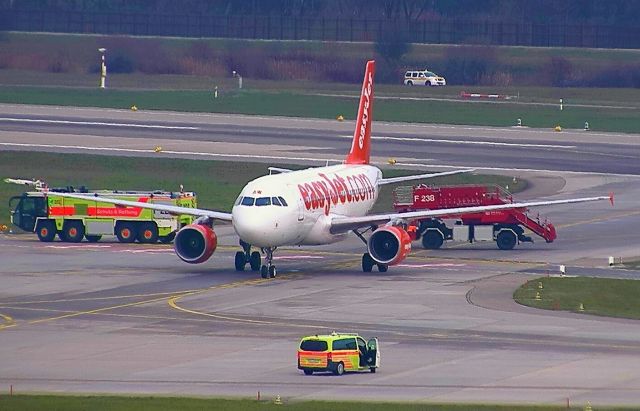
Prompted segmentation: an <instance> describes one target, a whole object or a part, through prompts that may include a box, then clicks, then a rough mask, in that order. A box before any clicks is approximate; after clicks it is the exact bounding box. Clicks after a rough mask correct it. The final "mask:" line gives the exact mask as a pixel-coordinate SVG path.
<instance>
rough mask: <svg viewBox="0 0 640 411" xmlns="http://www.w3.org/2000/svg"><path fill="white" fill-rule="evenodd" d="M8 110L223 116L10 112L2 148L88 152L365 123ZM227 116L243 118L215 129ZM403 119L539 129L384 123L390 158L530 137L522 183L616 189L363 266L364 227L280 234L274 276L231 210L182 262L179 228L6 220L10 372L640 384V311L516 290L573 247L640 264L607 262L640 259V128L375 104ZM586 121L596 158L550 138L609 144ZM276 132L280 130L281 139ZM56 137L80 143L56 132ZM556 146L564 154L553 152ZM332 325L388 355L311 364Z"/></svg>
mask: <svg viewBox="0 0 640 411" xmlns="http://www.w3.org/2000/svg"><path fill="white" fill-rule="evenodd" d="M0 113H2V115H0V117H2V118H10V117H16V116H23V117H27V116H28V117H30V118H31V119H45V118H44V117H46V116H48V117H55V119H57V120H62V121H86V120H87V119H89V120H90V121H94V120H96V119H99V120H100V122H114V121H116V120H117V121H118V122H125V123H126V122H131V121H135V122H136V124H147V123H145V121H150V123H148V124H151V125H164V126H167V125H169V126H171V127H203V128H205V129H206V130H208V132H207V133H205V132H201V133H200V132H198V133H195V132H193V133H192V132H191V131H189V130H191V129H190V128H186V129H155V128H150V129H147V128H143V127H129V126H114V125H111V126H100V125H93V126H91V125H82V126H81V127H82V128H83V130H84V131H80V130H76V131H77V133H73V130H75V127H76V125H69V124H65V123H51V124H50V123H45V124H48V125H47V126H46V127H45V128H46V129H39V128H37V127H40V126H37V127H36V126H34V124H32V123H23V122H20V121H13V120H8V121H7V120H0V129H1V130H4V131H3V132H2V133H1V134H0V143H4V144H5V145H4V148H3V149H30V148H28V147H32V146H17V145H14V146H10V145H6V144H7V143H9V144H42V145H43V146H41V147H39V149H42V150H48V151H49V150H50V151H79V152H87V151H89V150H88V149H87V148H88V147H92V148H97V147H103V148H112V149H113V148H118V149H124V150H130V149H136V148H137V147H140V150H143V151H142V152H140V153H139V154H135V152H129V151H122V152H120V153H121V154H125V155H140V154H144V155H160V154H158V153H153V151H152V147H153V146H154V145H157V143H155V142H156V141H158V140H162V139H163V137H161V136H165V137H166V138H167V139H166V140H162V143H161V144H162V145H163V147H164V148H166V147H170V146H171V145H172V144H176V145H178V144H179V145H180V149H181V150H183V151H184V150H189V151H192V152H193V153H196V152H198V153H200V154H179V153H178V154H171V153H166V152H164V153H162V155H176V156H185V157H189V156H192V157H198V158H202V157H205V156H203V155H202V154H203V153H209V154H225V155H246V156H264V157H261V159H262V160H263V161H270V159H269V158H268V157H274V156H281V157H297V158H298V159H297V160H288V161H296V162H311V160H307V159H312V158H315V159H319V158H332V157H339V158H341V157H342V155H343V154H342V153H344V151H346V149H345V147H348V145H349V141H348V139H347V138H346V137H345V138H343V137H337V138H336V137H333V138H331V137H325V136H327V135H328V134H333V135H345V136H346V135H348V134H350V128H351V127H352V125H349V124H346V123H338V122H329V121H320V120H294V119H258V118H250V117H244V116H239V117H235V116H209V115H206V116H203V115H189V114H184V115H182V114H171V113H161V114H160V113H150V114H147V113H140V112H138V113H130V112H118V111H113V110H104V111H101V110H93V109H87V110H74V109H54V108H38V107H17V106H0ZM141 118H142V119H141ZM176 119H180V120H179V121H178V120H176ZM36 124H37V123H36ZM233 124H236V125H235V127H236V129H237V130H236V131H234V128H233V127H231V126H232V125H233ZM306 125H308V126H309V127H306ZM258 126H260V127H258ZM15 127H19V130H13V129H12V128H15ZM84 127H86V129H84ZM304 128H310V129H312V130H313V131H310V132H309V134H308V135H309V136H313V140H314V141H313V142H311V141H308V140H307V139H300V138H299V137H300V135H301V134H300V132H299V130H301V129H304ZM223 129H228V131H226V132H221V131H220V132H219V133H217V132H213V131H212V130H223ZM168 130H173V131H168ZM243 130H246V132H244V131H243ZM393 130H396V131H395V132H397V133H398V134H399V135H402V136H408V135H411V136H414V137H415V136H416V135H417V136H418V137H419V138H422V139H432V140H433V139H446V140H450V139H461V138H462V139H464V140H474V141H489V142H493V143H497V142H506V143H510V144H511V143H514V144H515V143H517V144H529V146H504V145H492V146H491V147H489V148H487V147H484V144H476V145H473V146H470V147H467V146H468V145H467V144H463V143H459V144H458V143H457V144H451V143H418V142H409V143H408V144H410V147H411V150H408V149H407V148H404V150H405V151H404V153H405V154H404V155H403V156H399V155H397V153H396V152H395V151H393V150H394V149H395V148H396V146H397V145H398V146H402V144H399V143H398V142H397V141H396V140H376V141H374V146H373V150H374V154H375V155H376V158H377V159H378V160H379V161H381V162H383V161H384V160H385V158H386V157H388V156H395V157H396V158H399V159H402V160H403V161H405V162H406V163H416V164H417V163H419V164H427V163H430V164H431V165H437V166H440V167H449V166H459V165H465V166H472V165H477V164H478V163H480V162H482V161H484V160H481V159H483V158H485V157H486V158H490V159H491V160H490V161H489V162H490V163H491V165H492V166H495V165H497V164H496V163H497V158H498V157H500V156H502V155H508V154H509V153H511V155H512V156H513V157H514V158H515V154H516V153H520V154H519V155H520V157H521V161H523V162H524V164H523V167H518V168H519V169H522V168H528V169H534V170H538V171H523V170H520V171H517V173H518V175H522V176H524V177H526V178H529V179H531V181H534V187H533V189H532V190H530V191H528V192H525V193H523V196H522V197H524V198H532V197H535V198H540V197H544V198H549V199H552V198H567V197H570V196H591V195H601V194H603V193H608V192H609V191H615V192H616V204H615V206H614V207H612V206H611V205H610V204H608V203H607V202H599V203H595V204H588V205H584V204H582V205H580V204H579V205H575V206H565V207H548V208H544V209H540V212H541V213H542V214H544V216H546V217H548V218H549V219H550V220H551V221H553V222H554V223H555V224H556V226H557V227H558V239H557V240H556V241H555V242H554V243H552V244H545V243H544V241H537V242H535V243H534V244H522V245H519V246H518V247H517V248H516V249H515V250H513V251H511V252H501V251H499V250H497V249H496V247H495V244H492V243H476V244H447V246H446V247H445V248H443V249H442V250H437V251H425V250H422V249H421V248H420V246H419V245H418V244H415V245H414V246H415V250H414V252H413V253H412V255H411V256H410V257H409V258H408V259H407V260H405V262H404V263H403V264H402V265H400V266H397V267H393V268H391V269H390V270H389V272H388V273H385V274H380V273H372V274H364V273H362V272H361V271H360V269H359V261H360V257H361V254H362V252H363V245H362V243H361V242H360V241H359V240H358V239H356V238H351V239H349V240H348V241H346V242H344V243H340V244H337V245H332V246H323V247H316V248H311V247H307V248H283V249H279V250H278V251H277V253H276V260H275V261H276V264H277V266H278V272H279V277H278V278H277V279H275V280H262V279H260V278H259V277H258V276H257V275H256V273H253V272H250V271H245V272H243V273H237V272H235V271H233V269H232V268H231V267H232V266H233V256H234V253H235V251H236V249H237V246H236V243H237V238H236V237H235V236H234V235H233V233H232V231H231V229H230V227H228V226H220V227H218V228H217V232H218V234H219V238H220V242H221V246H220V247H219V249H218V250H217V251H216V254H215V255H214V256H213V258H212V259H211V260H210V261H209V262H207V263H205V264H202V265H197V266H191V265H186V264H184V263H182V262H181V261H179V260H178V258H177V257H176V256H175V255H173V252H172V249H171V247H170V246H165V245H157V246H146V245H140V244H132V245H124V244H119V243H115V242H112V241H113V240H111V241H109V240H107V241H106V242H101V243H97V244H89V243H82V244H74V245H71V244H65V243H60V242H55V243H52V244H43V243H40V242H38V241H37V239H36V238H35V236H32V235H3V236H0V261H2V265H1V266H0V273H1V275H2V287H1V288H0V358H1V359H2V361H0V387H1V386H2V385H4V386H5V387H7V389H8V387H9V385H13V387H14V391H16V392H25V391H54V392H109V393H154V394H178V395H184V394H197V395H225V396H226V395H231V396H245V397H254V396H255V395H256V394H257V392H258V391H260V392H261V395H262V397H263V398H273V397H275V395H281V396H282V397H283V398H284V400H285V402H287V401H291V400H295V399H309V398H316V399H330V398H331V399H334V398H338V399H377V400H417V401H447V402H449V401H453V402H468V401H473V402H484V401H487V402H492V403H495V402H504V403H516V402H517V403H537V404H540V403H551V404H558V405H565V404H566V400H567V398H568V399H569V400H570V402H571V404H581V405H583V404H585V403H586V402H587V401H590V402H591V403H592V404H594V405H598V404H627V405H638V404H640V359H639V358H640V356H639V355H638V354H640V322H638V321H632V320H620V319H609V318H602V317H593V316H588V315H584V314H573V313H562V312H547V311H539V310H535V309H531V308H527V307H523V306H519V305H517V304H516V303H514V302H513V300H512V298H511V295H512V293H513V290H514V289H515V288H516V287H517V286H518V285H519V284H521V283H522V282H524V281H526V280H527V279H531V278H536V277H537V276H540V275H547V274H549V275H554V274H557V273H558V265H559V264H565V265H566V266H567V274H569V275H598V276H606V277H618V278H638V277H639V276H640V272H637V271H630V270H620V269H614V268H609V267H607V258H608V256H610V255H611V256H616V257H622V258H625V259H631V258H637V257H638V254H640V252H639V251H638V250H639V248H638V243H639V240H640V236H639V235H638V233H637V227H638V223H639V222H640V209H639V208H638V206H637V199H638V198H639V196H640V184H639V181H638V178H637V177H635V175H637V174H638V171H639V170H640V166H639V165H638V162H637V158H636V157H637V153H638V147H637V144H636V143H635V142H636V141H637V139H638V138H639V137H638V136H635V135H617V134H612V135H607V136H604V137H602V136H600V137H599V135H597V134H588V135H587V134H585V133H583V132H572V133H565V132H562V133H552V132H544V131H532V130H511V129H509V130H498V129H496V130H493V129H485V128H470V127H460V128H456V127H444V126H442V127H437V126H421V125H397V126H393V125H387V124H383V125H378V124H376V123H374V132H375V133H376V134H377V135H378V136H380V135H383V134H384V135H386V134H388V133H391V132H394V131H393ZM398 130H399V131H398ZM420 130H421V131H420ZM192 131H193V130H192ZM259 132H262V133H263V134H259ZM418 132H420V133H421V134H418ZM83 133H86V134H87V135H84V134H83ZM101 133H102V134H101ZM525 133H526V134H525ZM89 134H90V135H89ZM114 134H117V136H114ZM147 134H149V135H147ZM205 134H211V135H210V136H209V140H206V141H205V140H203V141H196V136H201V137H202V138H203V139H204V136H205ZM170 135H173V137H169V136H170ZM236 135H238V136H236ZM92 136H95V137H92ZM295 136H298V137H297V139H296V137H295ZM550 139H555V140H550ZM585 139H587V140H588V139H596V140H598V141H601V143H597V145H598V147H597V150H603V151H604V152H605V153H607V154H606V155H605V157H604V158H603V159H601V160H599V161H596V160H597V157H598V156H595V155H584V156H583V155H581V154H577V153H576V152H575V150H574V149H571V150H570V149H560V148H555V149H541V148H539V147H532V146H531V144H538V145H539V144H550V143H553V144H555V145H573V146H579V147H580V150H583V151H585V152H588V153H592V152H595V151H596V147H595V146H594V144H592V143H589V142H588V141H584V140H585ZM309 140H311V139H309ZM265 141H268V142H269V143H271V144H267V145H266V146H265V145H264V144H263V143H264V142H265ZM45 142H46V143H45ZM254 143H255V144H254ZM299 143H301V144H302V145H303V147H302V148H300V147H299V146H300V144H299ZM44 144H48V145H49V146H48V147H47V146H44ZM56 145H58V146H67V147H64V148H60V147H52V146H56ZM423 145H425V146H428V147H427V148H423V147H422V146H423ZM78 146H82V147H78ZM83 147H84V148H83ZM434 147H435V148H436V151H437V150H438V149H440V150H441V151H442V152H443V154H442V156H441V155H440V154H437V155H436V154H433V155H430V156H429V157H428V158H422V152H421V151H420V150H424V151H423V152H424V153H431V152H432V151H433V150H432V149H433V148H434ZM166 149H167V150H169V148H166ZM476 150H477V151H478V152H479V153H480V154H478V155H479V156H480V157H475V153H476ZM101 152H102V151H101ZM114 152H115V151H114ZM545 153H546V154H549V155H551V157H553V161H550V163H547V162H546V161H545V160H543V159H542V157H544V155H543V154H545ZM616 153H618V154H620V153H622V154H624V155H621V156H620V157H615V158H618V159H622V160H620V161H619V162H618V161H609V162H608V161H606V160H607V159H609V160H610V159H611V158H613V157H612V156H614V155H618V154H616ZM447 156H449V157H447ZM482 156H485V157H482ZM205 158H208V157H205ZM634 158H636V161H632V160H633V159H634ZM447 159H449V160H450V161H448V160H447ZM282 161H283V162H284V160H282ZM510 161H512V162H514V161H515V160H510ZM565 161H566V163H565ZM436 163H437V164H436ZM276 165H277V164H276ZM525 166H526V167H525ZM485 167H486V165H485ZM553 167H557V169H555V168H553ZM505 168H507V169H508V168H509V164H505ZM559 170H565V171H566V170H568V171H571V172H565V171H559ZM504 171H505V172H506V173H515V172H514V171H513V170H504ZM576 171H577V172H576ZM609 173H615V175H614V174H609ZM332 330H337V331H357V332H359V333H361V334H362V335H363V336H364V337H371V336H377V337H379V338H380V341H381V353H382V367H381V369H380V370H379V372H378V373H376V374H368V373H367V374H351V375H345V376H342V377H334V376H330V375H313V376H304V375H303V374H302V373H301V372H299V371H298V370H297V369H296V367H295V361H296V360H295V352H296V345H297V342H298V339H299V338H300V337H301V336H303V335H309V334H315V333H319V332H330V331H332Z"/></svg>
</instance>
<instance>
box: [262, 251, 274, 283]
mask: <svg viewBox="0 0 640 411" xmlns="http://www.w3.org/2000/svg"><path fill="white" fill-rule="evenodd" d="M276 248H277V247H266V248H263V249H262V252H263V253H264V254H265V258H264V260H265V263H266V264H265V265H263V266H262V267H261V268H260V275H261V276H262V278H276V274H277V271H276V266H275V265H272V264H271V262H272V261H273V252H274V251H276Z"/></svg>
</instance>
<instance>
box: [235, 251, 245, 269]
mask: <svg viewBox="0 0 640 411" xmlns="http://www.w3.org/2000/svg"><path fill="white" fill-rule="evenodd" d="M235 263H236V271H244V266H245V265H246V264H247V262H246V261H245V258H244V253H243V252H242V251H238V252H236V261H235Z"/></svg>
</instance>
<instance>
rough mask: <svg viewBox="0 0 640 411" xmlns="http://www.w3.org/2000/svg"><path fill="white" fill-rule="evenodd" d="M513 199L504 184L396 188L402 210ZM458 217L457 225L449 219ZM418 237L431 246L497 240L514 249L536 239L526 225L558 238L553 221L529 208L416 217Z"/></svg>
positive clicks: (396, 205)
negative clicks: (530, 212) (451, 224)
mask: <svg viewBox="0 0 640 411" xmlns="http://www.w3.org/2000/svg"><path fill="white" fill-rule="evenodd" d="M512 202H513V197H512V195H511V194H510V193H509V192H507V191H506V190H504V189H503V188H502V187H500V186H484V185H460V186H441V187H433V186H427V185H418V186H413V187H398V188H396V189H395V190H394V204H393V205H394V208H395V209H396V210H398V211H399V212H409V211H418V210H424V209H429V210H441V209H447V208H456V207H470V206H488V205H498V204H508V203H512ZM451 220H454V221H455V223H454V224H453V226H450V225H447V221H451ZM411 224H412V225H415V226H416V227H417V232H416V239H420V238H422V245H423V246H424V248H427V249H438V248H440V247H441V246H442V244H443V243H444V242H445V241H466V242H475V241H495V242H496V244H497V245H498V248H500V249H501V250H511V249H513V248H514V247H515V245H516V244H518V243H521V242H533V239H532V238H531V237H530V236H528V235H525V228H526V229H528V230H530V231H531V232H532V233H534V234H536V235H538V236H540V237H542V238H543V239H544V240H545V241H546V242H547V243H551V242H553V240H555V239H556V229H555V227H554V226H553V224H551V223H550V222H548V221H546V220H544V221H541V220H540V216H539V215H537V216H536V217H535V218H531V217H530V216H529V214H528V210H527V209H525V208H516V209H510V210H494V211H485V212H478V213H467V214H461V215H454V216H450V217H449V216H444V217H439V218H430V219H424V220H421V221H413V222H411Z"/></svg>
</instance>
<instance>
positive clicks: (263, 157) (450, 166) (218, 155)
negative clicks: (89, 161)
mask: <svg viewBox="0 0 640 411" xmlns="http://www.w3.org/2000/svg"><path fill="white" fill-rule="evenodd" d="M3 146H4V147H33V148H60V149H71V150H86V151H106V152H109V151H113V152H123V153H127V152H128V153H154V150H151V149H149V150H143V149H134V148H114V147H88V146H67V145H59V144H32V143H2V142H0V147H3ZM157 154H158V156H162V154H175V155H189V156H198V157H211V158H248V159H251V158H253V159H260V160H285V161H287V160H289V161H310V162H314V163H323V164H324V163H335V164H341V163H342V161H343V159H342V158H326V159H322V158H317V157H292V156H269V155H257V154H222V153H202V152H195V151H174V150H162V151H161V152H160V153H157ZM415 160H418V159H415ZM420 160H424V159H420ZM371 164H372V165H376V164H377V165H381V164H386V162H380V163H375V162H372V163H371ZM398 166H409V167H419V168H427V169H431V168H445V169H465V168H475V169H476V170H484V171H516V172H517V171H521V172H525V171H529V172H537V173H553V174H557V173H567V174H573V175H602V176H619V177H639V175H638V174H622V173H603V172H596V171H573V170H545V169H537V168H517V167H485V166H482V165H480V166H478V165H472V164H466V165H458V164H425V163H408V162H398V163H396V168H397V167H398Z"/></svg>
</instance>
